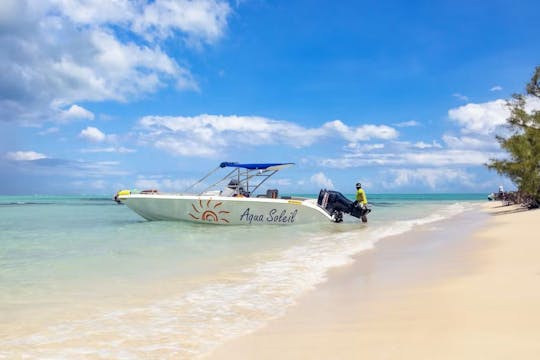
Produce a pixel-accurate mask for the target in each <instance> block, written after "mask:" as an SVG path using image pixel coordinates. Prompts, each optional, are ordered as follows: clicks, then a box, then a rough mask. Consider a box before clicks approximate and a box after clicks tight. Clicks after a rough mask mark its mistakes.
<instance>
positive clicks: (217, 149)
mask: <svg viewBox="0 0 540 360" xmlns="http://www.w3.org/2000/svg"><path fill="white" fill-rule="evenodd" d="M139 128H140V129H141V130H142V132H141V133H140V134H139V138H140V141H141V142H142V143H144V144H151V145H153V146H155V147H157V148H159V149H163V150H165V151H168V152H170V153H173V154H176V155H181V156H200V157H212V156H216V155H221V154H222V153H223V151H224V150H225V149H226V148H228V147H231V146H233V147H234V146H241V145H252V146H261V145H275V144H285V145H288V146H292V147H297V148H301V147H305V146H309V145H312V144H313V143H314V142H316V141H318V140H320V139H321V138H324V137H337V138H340V139H345V140H346V141H349V142H356V141H367V140H369V139H371V138H382V139H388V138H393V137H395V136H397V132H396V131H395V130H394V129H393V128H391V127H388V126H385V125H362V126H359V127H350V126H347V125H345V124H344V123H342V122H341V121H339V120H335V121H331V122H328V123H325V124H323V125H322V126H321V127H319V128H305V127H302V126H300V125H297V124H294V123H291V122H287V121H278V120H272V119H267V118H263V117H258V116H236V115H231V116H223V115H207V114H203V115H198V116H194V117H183V116H177V117H166V116H146V117H143V118H142V119H141V120H140V121H139Z"/></svg>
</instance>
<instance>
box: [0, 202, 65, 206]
mask: <svg viewBox="0 0 540 360" xmlns="http://www.w3.org/2000/svg"><path fill="white" fill-rule="evenodd" d="M53 204H54V203H52V202H35V201H10V202H0V206H23V205H53Z"/></svg>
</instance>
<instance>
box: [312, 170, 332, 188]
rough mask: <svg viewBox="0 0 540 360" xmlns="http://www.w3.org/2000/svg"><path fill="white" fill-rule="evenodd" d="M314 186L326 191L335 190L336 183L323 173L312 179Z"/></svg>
mask: <svg viewBox="0 0 540 360" xmlns="http://www.w3.org/2000/svg"><path fill="white" fill-rule="evenodd" d="M310 181H311V183H312V184H314V185H316V186H318V187H322V188H325V189H333V188H334V183H333V182H332V180H330V179H329V178H328V177H327V176H326V175H325V174H324V173H323V172H318V173H316V174H315V175H313V176H312V177H311V178H310Z"/></svg>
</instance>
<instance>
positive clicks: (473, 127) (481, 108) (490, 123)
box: [448, 99, 510, 134]
mask: <svg viewBox="0 0 540 360" xmlns="http://www.w3.org/2000/svg"><path fill="white" fill-rule="evenodd" d="M509 115H510V112H509V110H508V107H507V106H506V101H505V100H501V99H499V100H495V101H490V102H486V103H481V104H474V103H470V104H467V105H463V106H460V107H458V108H455V109H450V110H449V111H448V117H449V118H450V120H453V121H455V122H457V123H458V124H459V125H460V126H461V127H462V131H463V132H464V133H479V134H488V133H492V132H493V131H494V130H495V129H496V128H497V127H498V126H500V125H503V124H504V123H505V122H506V119H507V118H508V116H509Z"/></svg>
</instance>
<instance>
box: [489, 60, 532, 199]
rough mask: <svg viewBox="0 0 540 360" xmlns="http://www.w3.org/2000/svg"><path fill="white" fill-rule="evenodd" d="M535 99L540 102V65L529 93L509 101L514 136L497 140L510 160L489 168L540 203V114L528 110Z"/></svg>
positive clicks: (509, 125)
mask: <svg viewBox="0 0 540 360" xmlns="http://www.w3.org/2000/svg"><path fill="white" fill-rule="evenodd" d="M533 98H537V99H539V100H540V66H537V67H536V69H535V72H534V75H533V76H532V78H531V81H530V82H529V83H528V84H527V87H526V94H525V95H524V94H516V95H513V99H512V100H510V101H509V102H508V105H509V107H510V116H509V117H508V119H507V120H506V122H507V125H508V129H509V130H510V135H509V136H508V137H503V136H497V137H496V138H497V141H498V142H499V144H501V147H502V148H503V149H504V150H505V151H506V152H507V153H508V157H507V158H506V159H491V160H490V161H489V162H488V164H486V165H487V167H488V168H490V169H493V170H496V171H497V172H498V173H499V174H501V175H504V176H508V177H509V178H510V179H511V180H512V181H513V182H514V183H515V184H516V185H517V187H518V190H519V192H520V193H521V194H522V195H525V196H532V197H534V198H535V199H536V200H537V201H540V111H538V110H532V111H527V110H526V109H525V108H526V104H527V102H530V101H531V100H532V99H533Z"/></svg>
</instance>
